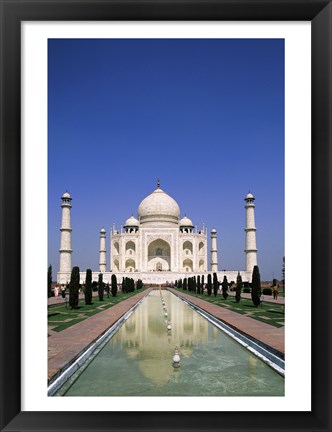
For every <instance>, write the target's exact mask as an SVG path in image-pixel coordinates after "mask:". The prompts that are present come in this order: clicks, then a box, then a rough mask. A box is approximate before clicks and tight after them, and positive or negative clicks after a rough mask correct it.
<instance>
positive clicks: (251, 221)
mask: <svg viewBox="0 0 332 432" xmlns="http://www.w3.org/2000/svg"><path fill="white" fill-rule="evenodd" d="M244 200H245V202H246V205H245V209H246V227H245V232H246V248H245V250H244V251H245V253H246V271H247V272H250V273H252V271H253V268H254V266H255V265H257V248H256V227H255V204H254V201H255V197H254V196H253V194H251V193H250V192H249V193H248V195H247V196H246V197H245V199H244Z"/></svg>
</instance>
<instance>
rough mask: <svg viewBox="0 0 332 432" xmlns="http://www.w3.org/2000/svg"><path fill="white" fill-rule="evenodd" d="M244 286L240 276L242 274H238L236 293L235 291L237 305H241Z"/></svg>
mask: <svg viewBox="0 0 332 432" xmlns="http://www.w3.org/2000/svg"><path fill="white" fill-rule="evenodd" d="M242 286H243V282H242V277H241V275H240V272H238V274H237V278H236V291H235V300H236V303H239V301H240V300H241V291H242Z"/></svg>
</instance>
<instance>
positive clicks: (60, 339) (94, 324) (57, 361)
mask: <svg viewBox="0 0 332 432" xmlns="http://www.w3.org/2000/svg"><path fill="white" fill-rule="evenodd" d="M152 289H153V288H148V289H146V290H144V291H143V292H140V293H138V294H136V295H134V296H132V297H130V298H128V299H126V300H123V301H122V302H120V303H118V304H116V305H114V306H112V307H111V308H109V309H107V310H105V311H102V312H100V313H98V314H96V315H93V316H91V317H89V318H87V319H85V320H84V321H82V322H79V323H77V324H75V325H73V326H71V327H69V328H67V329H65V330H63V331H61V332H53V334H51V335H50V336H49V338H48V381H49V382H50V380H52V379H53V378H55V377H56V376H57V375H58V374H59V373H60V372H61V371H62V370H63V369H64V368H65V366H66V365H67V364H70V363H72V362H73V361H75V359H76V358H78V357H79V355H80V354H81V353H82V352H83V351H84V350H85V349H86V348H87V347H89V346H90V345H91V344H92V343H93V342H95V341H96V340H97V339H98V338H99V337H100V336H101V335H102V334H104V333H105V332H106V331H107V330H108V329H109V328H110V327H111V326H112V325H113V324H114V323H115V322H116V321H117V320H118V319H120V318H121V316H123V315H124V314H125V313H126V312H127V311H128V310H129V309H130V308H131V307H133V306H134V305H135V304H136V303H138V302H139V301H140V300H141V299H142V298H143V297H144V296H146V295H148V294H149V292H150V291H151V290H152ZM168 289H169V291H171V292H174V293H176V294H177V295H179V296H180V297H183V298H185V299H187V300H189V301H191V302H192V303H194V304H195V305H197V306H199V307H200V308H202V309H203V310H205V311H207V312H208V313H210V314H212V315H214V316H215V317H216V318H218V319H219V320H221V321H222V322H224V323H226V324H228V325H230V326H231V327H233V328H234V329H236V330H238V331H240V332H241V333H243V334H245V335H247V336H248V337H250V338H252V339H255V340H258V341H261V342H262V343H263V344H265V345H267V346H269V347H271V348H272V349H274V350H275V351H277V352H278V353H279V354H280V355H281V356H284V353H285V348H284V327H281V328H276V327H273V326H271V325H269V324H265V323H262V322H259V321H257V320H255V319H253V318H250V317H248V316H245V315H241V314H238V313H236V312H233V311H231V310H228V309H226V308H223V307H220V306H217V305H214V304H212V303H210V302H207V301H205V300H202V299H199V298H196V297H193V296H191V295H190V294H185V293H183V292H182V291H180V290H178V289H172V288H168ZM51 299H56V300H53V302H54V303H55V304H56V303H57V302H58V303H63V299H62V298H61V297H60V298H56V297H52V298H51ZM278 300H279V301H284V299H283V298H279V299H278ZM265 301H266V300H265ZM272 301H273V298H272ZM279 301H277V302H278V303H279ZM54 303H53V304H54ZM281 304H283V303H281Z"/></svg>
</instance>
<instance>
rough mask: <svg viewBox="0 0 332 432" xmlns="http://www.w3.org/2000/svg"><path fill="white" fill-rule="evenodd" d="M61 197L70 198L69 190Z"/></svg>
mask: <svg viewBox="0 0 332 432" xmlns="http://www.w3.org/2000/svg"><path fill="white" fill-rule="evenodd" d="M61 198H67V199H68V198H70V195H69V193H68V192H65V193H64V194H63V195H62V197H61Z"/></svg>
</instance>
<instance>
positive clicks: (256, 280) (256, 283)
mask: <svg viewBox="0 0 332 432" xmlns="http://www.w3.org/2000/svg"><path fill="white" fill-rule="evenodd" d="M260 296H261V276H260V274H259V269H258V266H254V269H253V271H252V279H251V299H252V302H253V303H254V305H255V306H256V307H257V306H258V305H259V304H260V302H261V301H260Z"/></svg>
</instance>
